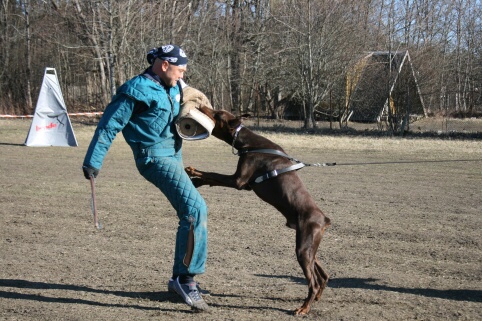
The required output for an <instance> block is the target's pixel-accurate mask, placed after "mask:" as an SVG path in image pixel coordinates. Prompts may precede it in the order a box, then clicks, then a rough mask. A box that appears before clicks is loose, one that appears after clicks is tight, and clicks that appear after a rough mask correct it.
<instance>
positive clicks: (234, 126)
mask: <svg viewBox="0 0 482 321" xmlns="http://www.w3.org/2000/svg"><path fill="white" fill-rule="evenodd" d="M200 110H201V111H202V112H203V113H204V114H206V115H207V116H209V117H210V118H212V119H213V120H214V122H215V126H214V129H213V131H212V135H213V136H215V137H217V138H219V139H221V140H223V141H225V142H226V143H228V144H229V145H232V147H233V152H234V149H237V150H238V151H239V155H240V157H239V162H238V167H237V169H236V172H235V173H234V174H233V175H223V174H217V173H208V172H202V171H199V170H196V169H195V168H193V167H186V172H187V173H188V174H189V176H190V177H191V179H192V180H193V183H194V184H195V186H202V185H210V186H225V187H232V188H236V189H239V190H242V189H246V190H251V189H252V190H253V191H254V192H255V193H256V195H258V196H259V197H260V198H261V199H262V200H263V201H265V202H267V203H269V204H271V205H273V206H274V207H275V208H276V209H277V210H278V211H280V212H281V213H282V214H283V215H284V216H285V218H286V220H287V223H286V225H287V226H288V227H290V228H293V229H295V230H296V257H297V259H298V263H299V264H300V266H301V268H302V269H303V273H304V274H305V277H306V280H307V281H308V297H307V298H306V299H305V301H304V303H303V305H302V306H301V307H300V308H298V309H296V310H295V314H297V315H304V314H307V313H308V312H309V311H310V306H311V304H312V303H313V301H315V300H316V301H317V300H319V299H320V297H321V294H322V292H323V289H324V288H325V286H326V283H327V282H328V275H327V274H326V273H325V271H323V269H322V267H321V265H320V263H319V262H318V259H317V258H316V252H317V250H318V246H319V244H320V241H321V237H322V235H323V232H324V231H325V229H326V228H327V227H328V226H329V225H330V219H329V218H328V217H326V216H325V215H324V214H323V212H322V211H321V210H320V209H319V208H318V206H317V205H316V204H315V202H314V200H313V198H312V197H311V195H310V194H309V192H308V191H307V189H306V188H305V186H304V185H303V183H302V181H301V179H300V178H299V176H298V174H297V173H296V169H297V168H294V169H292V168H293V163H292V161H291V160H290V159H288V158H287V155H286V154H284V151H283V149H282V148H281V147H280V146H278V145H277V144H275V143H273V142H272V141H270V140H268V139H267V138H265V137H262V136H260V135H257V134H255V133H253V132H252V131H250V130H249V129H247V128H246V127H244V126H242V117H235V116H234V115H233V114H231V113H229V112H227V111H224V110H213V109H210V108H207V107H201V108H200ZM255 181H256V182H255Z"/></svg>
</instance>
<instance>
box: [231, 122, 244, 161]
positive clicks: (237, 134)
mask: <svg viewBox="0 0 482 321" xmlns="http://www.w3.org/2000/svg"><path fill="white" fill-rule="evenodd" d="M243 127H244V125H243V124H239V126H238V127H236V130H235V131H234V137H233V144H232V145H231V149H232V151H233V154H234V155H238V152H237V151H235V149H236V148H234V143H236V139H238V136H239V132H240V131H241V129H242V128H243Z"/></svg>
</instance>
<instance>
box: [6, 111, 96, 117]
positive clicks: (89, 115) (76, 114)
mask: <svg viewBox="0 0 482 321" xmlns="http://www.w3.org/2000/svg"><path fill="white" fill-rule="evenodd" d="M102 114H103V112H93V113H69V114H68V115H69V116H88V117H92V116H97V115H102ZM0 118H33V115H0Z"/></svg>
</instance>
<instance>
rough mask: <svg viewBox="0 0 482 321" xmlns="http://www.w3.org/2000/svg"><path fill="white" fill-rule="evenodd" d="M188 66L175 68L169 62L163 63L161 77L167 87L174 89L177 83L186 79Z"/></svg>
mask: <svg viewBox="0 0 482 321" xmlns="http://www.w3.org/2000/svg"><path fill="white" fill-rule="evenodd" d="M186 70H187V67H186V66H175V65H172V64H170V63H169V62H167V61H163V62H162V71H163V73H162V75H160V77H161V79H162V80H163V81H164V82H165V83H166V85H168V86H170V87H174V86H176V84H177V81H178V80H180V79H182V78H183V77H184V73H185V72H186Z"/></svg>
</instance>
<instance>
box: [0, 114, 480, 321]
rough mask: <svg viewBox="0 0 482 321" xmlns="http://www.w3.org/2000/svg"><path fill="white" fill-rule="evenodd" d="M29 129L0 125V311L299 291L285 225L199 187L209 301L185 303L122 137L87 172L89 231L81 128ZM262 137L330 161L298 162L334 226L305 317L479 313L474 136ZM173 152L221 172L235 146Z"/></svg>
mask: <svg viewBox="0 0 482 321" xmlns="http://www.w3.org/2000/svg"><path fill="white" fill-rule="evenodd" d="M29 126H30V121H29V120H0V174H1V177H2V180H1V181H0V186H1V190H2V192H1V195H0V235H1V238H0V244H1V245H0V257H1V260H0V319H1V320H116V321H120V320H140V321H143V320H193V319H200V320H294V319H296V318H295V317H293V316H292V315H291V313H292V311H293V310H294V309H295V308H296V307H298V306H300V305H301V303H302V301H303V299H304V298H305V296H306V294H307V287H306V284H305V281H304V277H303V274H302V271H301V269H300V267H299V266H298V263H297V262H296V258H295V253H294V232H293V231H292V230H290V229H288V228H286V227H285V226H284V224H285V221H284V218H283V217H282V216H281V214H279V213H278V212H277V211H276V210H275V209H274V208H272V207H270V206H269V205H267V204H265V203H263V202H262V201H260V200H259V199H257V198H256V196H255V195H254V193H252V192H248V191H237V190H230V189H227V188H221V187H213V188H210V187H201V188H200V192H201V194H202V195H203V196H204V197H205V199H206V202H207V204H208V206H209V210H210V214H209V258H208V262H207V271H206V273H205V274H204V275H202V276H199V277H198V281H199V282H201V286H202V287H204V288H205V289H207V290H209V291H210V292H211V295H210V296H208V297H206V301H207V302H208V303H209V304H210V306H211V307H212V309H211V312H210V313H203V314H193V313H192V312H191V310H190V309H189V307H188V306H186V305H184V304H183V303H182V302H180V301H179V300H178V298H177V297H176V296H175V295H173V294H171V293H168V292H167V280H168V278H169V277H170V272H171V266H172V257H173V250H174V237H175V231H176V228H177V218H176V214H175V213H174V211H173V210H172V209H171V207H170V205H169V204H168V202H167V200H166V199H165V198H164V196H163V195H162V194H161V193H160V192H158V191H157V190H156V189H155V188H154V187H153V186H151V185H150V184H149V183H148V182H146V181H145V180H144V179H143V178H142V177H141V176H140V175H139V174H138V173H137V171H136V169H135V166H134V162H133V160H132V153H131V151H130V149H129V147H128V146H127V144H126V143H125V141H124V139H123V138H122V136H121V135H119V137H118V138H117V139H116V140H115V142H114V144H113V146H112V148H111V150H110V151H109V153H108V155H107V157H106V159H105V162H104V166H103V168H102V170H101V172H100V175H99V177H98V179H97V181H96V189H97V203H98V209H99V216H100V220H101V223H102V224H103V226H104V228H103V229H102V230H100V231H98V230H96V229H95V228H94V226H93V222H92V214H91V211H90V185H89V183H88V181H87V180H85V179H84V177H83V175H82V171H81V165H82V160H83V157H84V155H85V152H86V149H87V146H88V143H89V141H90V139H91V137H92V134H93V132H94V129H95V127H94V126H89V125H85V124H84V125H83V124H79V123H76V124H74V131H75V133H76V136H77V139H78V142H79V147H76V148H66V147H48V148H33V147H25V146H23V143H24V141H25V138H26V135H27V132H28V128H29ZM262 134H263V135H264V136H267V137H269V138H270V139H272V140H274V141H276V142H277V143H278V144H280V145H281V146H283V147H284V148H285V150H286V151H287V152H288V153H289V154H290V155H291V156H293V157H295V158H298V159H300V160H302V161H304V162H307V163H317V162H337V163H338V165H337V166H334V167H321V168H317V167H309V168H305V169H302V170H301V171H299V175H300V177H301V178H302V180H303V181H304V182H305V184H306V185H307V187H308V189H309V191H310V192H311V193H312V195H313V197H314V198H315V200H316V201H317V202H318V204H319V206H320V208H321V209H322V210H323V211H324V212H325V213H326V215H327V216H328V217H330V219H331V220H332V223H333V225H332V226H331V227H330V228H329V229H328V230H327V231H326V233H325V237H324V239H323V241H322V243H321V245H320V249H319V253H318V256H319V258H320V261H321V262H322V264H323V265H324V267H325V268H326V270H327V272H328V273H329V274H330V275H331V280H330V282H329V284H328V287H327V289H326V290H325V292H324V294H323V296H322V298H321V301H319V302H317V303H315V304H314V305H313V307H312V311H311V313H310V314H309V315H308V316H307V317H306V318H303V320H481V319H482V304H481V303H482V265H481V262H482V240H481V227H482V141H481V140H453V139H445V140H444V139H438V138H433V139H425V138H412V139H410V138H408V139H407V138H367V137H344V136H337V137H335V136H322V135H302V134H296V133H282V134H280V133H278V134H276V133H272V132H265V133H262ZM405 161H410V162H407V163H404V162H405ZM411 161H414V162H411ZM433 161H437V162H433ZM441 161H443V162H441ZM184 162H185V165H186V166H187V165H192V166H194V167H196V168H199V169H201V170H209V171H216V172H221V173H227V174H230V173H233V172H234V169H235V166H236V162H237V156H234V155H232V153H231V147H230V146H228V145H226V144H225V143H222V142H220V141H218V140H216V139H215V138H209V139H207V140H203V141H197V142H186V143H185V144H184ZM372 162H377V163H378V162H384V163H386V164H383V165H373V164H371V165H370V164H365V163H372ZM347 163H356V164H355V165H344V164H347ZM298 319H299V318H298Z"/></svg>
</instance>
